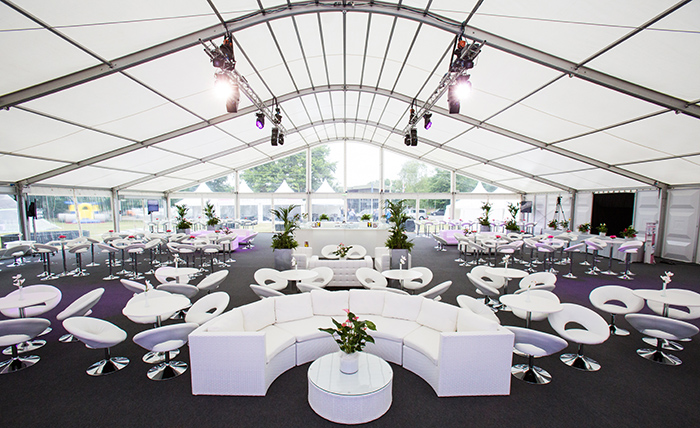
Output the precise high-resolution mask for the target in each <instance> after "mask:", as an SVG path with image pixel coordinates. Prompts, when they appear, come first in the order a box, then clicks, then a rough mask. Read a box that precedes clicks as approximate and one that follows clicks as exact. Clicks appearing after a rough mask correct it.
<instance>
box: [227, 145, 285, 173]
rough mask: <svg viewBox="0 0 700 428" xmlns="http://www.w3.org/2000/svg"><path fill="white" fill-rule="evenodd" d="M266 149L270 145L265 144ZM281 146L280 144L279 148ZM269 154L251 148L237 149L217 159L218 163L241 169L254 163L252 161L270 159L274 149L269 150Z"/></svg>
mask: <svg viewBox="0 0 700 428" xmlns="http://www.w3.org/2000/svg"><path fill="white" fill-rule="evenodd" d="M264 147H265V149H268V147H269V146H264ZM277 150H280V149H279V146H278V149H277ZM268 151H269V154H267V155H266V154H265V153H263V152H261V151H259V150H256V149H253V148H250V149H244V150H240V151H237V152H235V153H231V154H230V155H226V156H222V157H220V158H219V159H217V160H216V163H217V164H219V165H226V166H228V167H229V168H231V169H240V168H241V167H243V166H245V165H247V164H249V163H252V162H258V161H260V160H262V159H266V158H267V159H268V160H271V159H270V156H272V155H273V154H274V153H273V151H272V150H268Z"/></svg>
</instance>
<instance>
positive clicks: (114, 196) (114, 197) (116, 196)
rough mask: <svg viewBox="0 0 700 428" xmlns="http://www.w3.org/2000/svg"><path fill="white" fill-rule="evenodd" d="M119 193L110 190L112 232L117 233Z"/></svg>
mask: <svg viewBox="0 0 700 428" xmlns="http://www.w3.org/2000/svg"><path fill="white" fill-rule="evenodd" d="M120 215H121V213H120V212H119V192H118V191H117V190H116V189H112V230H114V231H115V232H119V217H120Z"/></svg>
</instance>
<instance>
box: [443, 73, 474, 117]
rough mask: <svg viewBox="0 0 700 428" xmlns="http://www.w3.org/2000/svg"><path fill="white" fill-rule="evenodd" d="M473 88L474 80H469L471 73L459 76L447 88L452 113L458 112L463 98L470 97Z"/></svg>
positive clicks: (448, 102)
mask: <svg viewBox="0 0 700 428" xmlns="http://www.w3.org/2000/svg"><path fill="white" fill-rule="evenodd" d="M471 89H472V82H470V81H469V75H468V74H466V75H460V76H457V78H456V79H455V81H454V83H453V84H452V85H450V87H449V88H447V104H448V107H449V109H450V114H458V113H459V107H460V103H461V101H462V100H464V99H465V98H467V97H469V94H470V93H471Z"/></svg>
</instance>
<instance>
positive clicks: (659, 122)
mask: <svg viewBox="0 0 700 428" xmlns="http://www.w3.org/2000/svg"><path fill="white" fill-rule="evenodd" d="M210 3H211V4H210ZM211 5H213V6H214V8H215V9H214V8H212V6H211ZM217 15H218V16H217ZM219 16H220V17H222V18H223V19H224V20H225V21H226V22H227V27H228V28H229V29H230V30H231V31H232V35H233V39H234V52H235V55H236V60H237V63H236V71H237V72H238V73H239V74H241V75H242V76H244V77H245V79H246V80H247V81H248V83H249V84H250V86H251V88H253V90H254V91H255V92H256V94H257V95H258V96H259V97H260V98H261V99H262V100H263V101H264V102H265V104H266V105H267V106H270V105H271V104H272V101H273V99H276V100H277V101H278V102H279V103H280V106H281V109H282V114H283V117H284V120H283V125H284V126H285V128H286V129H287V130H288V135H287V136H286V137H287V138H286V140H285V145H284V146H283V147H281V146H278V147H270V143H269V133H270V128H269V127H266V128H265V129H263V130H259V129H257V128H256V127H255V126H254V115H253V113H254V112H256V108H255V106H254V104H253V103H252V102H251V101H250V100H248V99H246V98H245V97H242V99H241V102H240V104H239V112H238V113H226V109H225V106H224V103H223V101H221V100H219V99H217V98H215V96H214V94H213V91H212V86H213V85H212V84H213V74H214V71H215V69H214V68H213V67H212V66H211V64H210V61H209V59H208V57H207V56H206V55H205V53H204V52H203V49H202V46H201V45H200V44H199V42H198V39H199V38H201V39H202V40H212V41H213V42H214V43H216V44H219V43H221V36H222V35H223V34H224V31H225V30H224V27H223V25H222V24H221V22H220V20H219ZM461 28H464V34H465V35H466V36H467V37H468V38H476V39H478V40H479V41H482V40H481V39H479V37H480V36H483V35H487V36H488V37H484V39H486V40H485V43H484V47H483V49H482V52H481V54H480V55H479V57H478V58H477V62H476V66H475V67H474V68H473V69H472V70H470V74H471V81H472V82H473V91H472V92H473V93H472V96H471V97H470V98H469V99H468V100H466V101H464V102H463V103H462V106H461V114H459V115H450V114H448V111H447V109H446V105H447V101H446V95H443V96H442V97H441V98H440V99H439V100H438V101H437V103H436V104H435V106H434V108H433V109H432V110H431V111H432V113H433V118H432V120H433V123H434V125H433V127H432V128H431V129H430V130H424V129H423V128H422V126H420V125H422V124H421V123H419V127H418V136H419V145H418V146H417V147H406V146H405V145H404V144H403V130H404V129H405V128H406V125H407V123H408V118H409V109H410V106H411V103H412V102H414V100H415V104H416V106H418V107H420V106H422V105H423V104H424V103H425V102H426V100H428V99H429V97H430V96H431V94H432V93H433V92H434V91H435V90H436V88H437V87H438V84H439V82H440V79H441V78H442V77H443V75H444V74H445V73H446V72H447V71H448V69H449V62H450V55H451V51H452V48H453V43H454V38H455V35H456V33H458V32H460V31H461ZM699 48H700V0H695V1H691V0H685V1H674V0H670V1H669V0H645V1H639V0H620V1H617V2H614V3H610V2H609V1H603V0H591V1H587V2H577V3H574V4H572V3H570V2H560V1H557V0H537V1H533V2H521V1H515V0H499V1H495V0H485V1H476V0H471V1H464V0H431V1H428V0H409V1H399V2H368V1H355V2H349V1H348V2H346V1H300V2H284V1H276V0H260V1H254V0H236V1H233V0H212V1H211V2H208V1H205V0H200V1H182V0H180V1H168V2H165V1H162V0H158V1H150V2H142V1H137V0H124V1H120V2H114V3H110V4H102V3H95V2H91V1H87V0H72V1H70V2H68V1H64V0H59V1H53V2H48V3H47V2H45V1H41V0H12V1H5V0H0V54H1V55H2V56H1V58H2V59H0V73H1V74H2V76H3V79H0V94H2V95H0V107H2V108H3V110H2V111H0V142H1V144H0V182H2V183H22V184H38V185H51V186H75V187H94V188H104V189H117V190H133V191H155V192H170V191H177V190H180V189H183V188H186V187H190V186H192V185H194V184H197V183H200V182H203V181H206V180H209V179H212V178H215V177H216V176H223V175H226V174H229V173H231V172H233V171H236V170H241V169H243V168H247V167H250V166H252V165H256V164H259V163H263V162H267V161H270V160H273V159H276V158H279V157H282V156H287V155H289V154H290V153H293V152H295V151H300V150H304V149H306V148H308V147H314V146H316V145H318V144H324V143H327V142H333V141H338V140H341V141H342V140H348V141H360V142H365V143H369V144H372V145H374V146H377V147H384V148H386V149H387V150H391V151H393V152H397V153H400V154H404V155H408V156H410V157H412V158H415V159H420V160H423V161H425V162H428V163H431V164H433V165H436V166H439V167H442V168H447V169H449V170H453V171H456V172H457V173H459V174H462V175H466V176H469V177H474V178H478V179H481V180H482V181H485V182H489V183H493V184H496V185H498V186H501V187H502V188H504V189H509V190H512V191H515V192H521V193H536V192H548V191H561V190H565V191H574V190H576V191H578V190H598V189H611V188H612V189H615V188H619V189H627V188H643V187H649V186H657V187H667V186H688V185H697V184H699V183H700V150H698V148H697V147H698V144H697V139H698V137H697V136H698V135H700V113H698V112H700V106H698V101H700V80H698V79H697V76H698V74H699V72H700V56H698V55H697V51H698V49H699Z"/></svg>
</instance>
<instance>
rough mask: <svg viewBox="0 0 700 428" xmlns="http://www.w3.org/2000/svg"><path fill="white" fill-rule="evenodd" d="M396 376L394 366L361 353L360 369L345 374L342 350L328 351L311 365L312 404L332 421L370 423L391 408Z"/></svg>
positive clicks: (309, 378) (309, 376)
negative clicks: (341, 362)
mask: <svg viewBox="0 0 700 428" xmlns="http://www.w3.org/2000/svg"><path fill="white" fill-rule="evenodd" d="M393 377H394V372H393V370H392V369H391V366H390V365H389V364H388V363H387V362H386V361H384V360H383V359H381V358H379V357H377V356H376V355H372V354H368V353H366V352H361V353H360V361H359V368H358V370H357V372H356V373H353V374H344V373H341V371H340V352H335V353H333V354H327V355H324V356H322V357H321V358H319V359H317V360H316V361H314V362H313V363H311V366H310V367H309V373H308V383H309V405H310V406H311V408H312V409H313V410H314V412H316V413H317V414H318V415H319V416H321V417H323V418H324V419H328V420H329V421H332V422H337V423H341V424H361V423H366V422H370V421H373V420H375V419H378V418H379V417H380V416H382V415H383V414H384V413H386V412H387V410H389V407H391V401H392V395H391V391H392V381H393Z"/></svg>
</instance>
